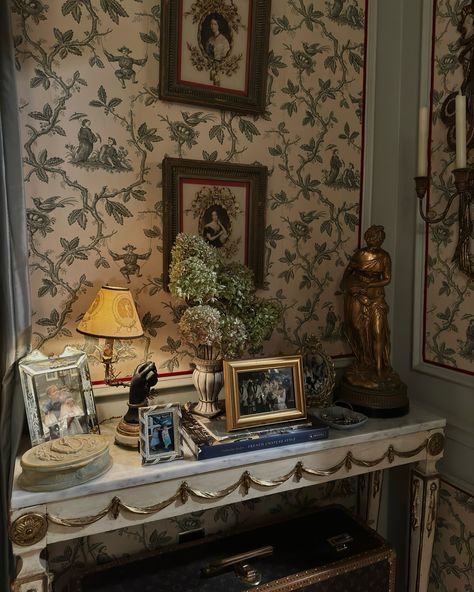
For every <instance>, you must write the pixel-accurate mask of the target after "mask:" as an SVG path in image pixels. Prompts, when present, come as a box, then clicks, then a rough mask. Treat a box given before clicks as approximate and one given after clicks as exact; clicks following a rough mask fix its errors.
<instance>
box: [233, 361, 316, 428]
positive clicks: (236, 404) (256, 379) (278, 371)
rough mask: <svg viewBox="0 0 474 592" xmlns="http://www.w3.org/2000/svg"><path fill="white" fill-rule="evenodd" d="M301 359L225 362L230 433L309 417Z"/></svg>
mask: <svg viewBox="0 0 474 592" xmlns="http://www.w3.org/2000/svg"><path fill="white" fill-rule="evenodd" d="M302 368H303V362H302V356H300V355H297V356H281V357H278V358H259V359H258V358H255V359H251V360H232V361H228V360H225V361H224V394H225V410H226V429H227V431H233V430H239V429H245V428H250V427H259V426H265V425H268V424H275V423H284V422H288V421H297V420H300V419H305V418H306V402H305V397H304V393H303V381H302Z"/></svg>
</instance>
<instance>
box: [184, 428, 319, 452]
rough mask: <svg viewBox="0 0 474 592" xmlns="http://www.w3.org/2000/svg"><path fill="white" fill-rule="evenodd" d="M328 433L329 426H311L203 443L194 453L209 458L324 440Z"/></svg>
mask: <svg viewBox="0 0 474 592" xmlns="http://www.w3.org/2000/svg"><path fill="white" fill-rule="evenodd" d="M328 435H329V428H328V427H327V426H322V427H319V428H310V429H307V430H305V429H301V430H290V431H288V432H285V433H281V434H272V435H268V436H261V437H260V438H247V439H242V440H237V441H234V442H222V443H220V444H214V445H206V444H201V445H199V446H196V449H195V450H194V454H195V455H196V458H197V459H198V460H205V459H207V458H217V457H219V456H226V455H228V454H239V453H240V452H254V451H255V450H264V449H265V448H275V447H277V446H288V445H289V444H300V443H302V442H312V441H314V440H324V439H325V438H327V437H328Z"/></svg>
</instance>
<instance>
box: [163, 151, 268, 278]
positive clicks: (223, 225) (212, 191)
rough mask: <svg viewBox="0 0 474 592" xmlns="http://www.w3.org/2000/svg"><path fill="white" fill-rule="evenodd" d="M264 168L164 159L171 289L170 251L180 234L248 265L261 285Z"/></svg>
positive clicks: (166, 263) (165, 258)
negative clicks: (191, 237) (207, 244)
mask: <svg viewBox="0 0 474 592" xmlns="http://www.w3.org/2000/svg"><path fill="white" fill-rule="evenodd" d="M267 174H268V170H267V167H265V166H250V165H241V164H228V163H219V162H209V161H199V160H186V159H181V158H165V159H164V160H163V277H164V286H165V289H167V288H168V280H169V276H168V270H169V265H170V262H171V249H172V247H173V244H174V241H175V239H176V235H177V234H178V233H180V232H185V233H187V234H195V235H199V236H202V237H203V238H204V239H205V240H206V241H207V242H208V243H209V244H210V245H212V246H214V247H215V248H216V249H220V250H221V252H222V253H223V254H224V257H225V259H226V260H228V261H236V262H239V263H243V264H245V265H247V266H248V267H249V268H250V269H251V270H252V271H253V272H254V277H255V285H256V286H257V288H259V287H262V284H263V275H264V244H265V243H264V238H265V232H264V231H265V199H266V193H267Z"/></svg>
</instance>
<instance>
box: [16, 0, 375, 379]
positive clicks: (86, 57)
mask: <svg viewBox="0 0 474 592" xmlns="http://www.w3.org/2000/svg"><path fill="white" fill-rule="evenodd" d="M365 13H366V6H365V0H347V1H346V2H344V1H342V0H327V1H322V0H316V1H314V0H313V1H310V0H288V1H287V2H273V12H272V15H271V31H270V49H269V56H268V57H269V59H268V73H269V77H268V85H267V99H266V102H267V110H266V112H265V113H264V115H262V116H259V117H253V116H247V115H242V114H237V113H233V112H228V111H219V110H217V109H215V108H212V105H209V107H208V108H195V107H193V106H191V105H190V106H187V105H178V104H173V103H169V102H161V101H160V100H159V98H158V81H159V68H160V63H159V62H160V52H159V43H160V20H161V12H160V3H159V1H158V0H64V1H56V2H52V1H50V2H49V4H47V2H46V0H12V17H13V23H14V31H15V47H16V60H17V68H18V79H17V84H18V90H19V97H20V104H19V109H20V112H21V122H22V134H23V145H24V153H23V156H24V179H25V189H26V196H27V202H28V203H27V205H28V213H27V223H28V231H29V249H30V264H31V285H32V296H33V308H34V327H33V336H34V341H33V346H34V347H37V348H40V349H41V350H43V351H44V352H45V353H48V354H49V353H59V352H60V351H62V349H63V348H64V346H65V345H67V344H74V345H76V346H79V347H81V348H83V349H86V351H87V352H88V353H89V355H90V362H91V371H92V376H93V378H94V379H100V378H101V377H102V369H101V367H100V365H99V364H98V362H97V360H98V358H99V345H100V346H102V344H99V343H98V341H97V340H96V339H92V338H83V337H80V336H79V335H78V334H77V333H76V331H75V328H76V326H77V323H78V320H79V319H80V317H81V315H82V314H83V313H84V312H85V311H86V310H87V308H88V306H89V305H90V303H91V302H92V300H93V299H94V297H95V294H96V292H97V290H98V288H99V287H100V286H101V285H103V284H106V283H107V284H110V285H125V286H128V287H130V289H131V291H132V293H133V295H134V298H135V300H136V302H137V306H138V310H139V314H140V318H141V320H142V324H143V327H144V330H145V337H144V338H143V339H141V340H136V341H130V342H126V341H123V342H122V343H119V353H120V355H121V363H120V372H121V374H122V375H123V376H126V375H127V374H130V373H131V372H132V371H133V369H134V368H135V366H136V365H137V364H138V363H139V362H140V361H142V360H143V359H146V358H153V359H154V360H155V361H156V362H157V365H158V366H159V367H160V368H161V372H163V373H165V372H176V371H182V370H186V369H188V367H189V365H188V361H189V357H188V352H187V351H186V349H185V347H184V346H183V344H182V343H181V341H180V339H179V335H178V333H177V330H176V325H175V323H174V311H175V308H176V303H173V302H172V301H171V299H170V297H169V294H167V293H166V292H164V290H163V285H162V274H163V269H162V232H163V228H162V193H161V192H162V189H161V163H162V160H163V158H164V157H165V156H173V157H186V158H194V159H201V160H210V161H213V160H219V161H225V162H236V163H237V162H238V163H242V164H255V163H260V164H263V165H266V166H267V167H268V169H269V182H268V195H267V207H266V221H265V227H264V228H262V232H263V233H264V236H265V286H264V288H265V290H266V292H267V295H268V296H272V297H274V298H276V299H278V301H279V302H280V304H281V307H282V309H283V311H284V313H285V314H284V316H283V320H282V322H281V324H280V325H279V327H278V328H277V330H275V331H274V334H273V336H272V340H271V342H270V343H269V344H268V347H267V351H268V353H272V354H278V353H291V352H293V351H295V350H296V348H297V347H298V346H299V345H300V344H301V342H302V340H303V338H304V336H305V335H306V334H308V333H317V334H318V335H320V336H321V337H322V339H323V341H324V343H325V344H326V348H327V351H328V352H329V353H330V354H332V355H335V356H336V355H337V356H339V355H347V354H348V353H349V350H348V346H347V345H346V344H345V343H344V341H343V339H342V336H341V315H342V300H341V297H340V295H338V294H337V291H338V288H339V281H340V279H341V277H342V273H343V269H344V266H345V265H346V263H347V261H348V258H349V256H350V255H351V253H352V252H353V250H354V249H355V248H356V247H357V246H358V241H359V227H358V225H359V215H360V202H361V185H362V178H361V177H362V174H361V162H362V155H363V154H362V153H363V114H364V34H365Z"/></svg>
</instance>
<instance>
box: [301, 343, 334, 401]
mask: <svg viewBox="0 0 474 592" xmlns="http://www.w3.org/2000/svg"><path fill="white" fill-rule="evenodd" d="M300 353H301V354H302V356H303V389H304V394H305V398H306V405H307V407H329V405H331V403H332V398H333V393H334V389H335V386H336V369H335V366H334V362H333V360H332V358H331V356H330V355H329V354H327V353H326V352H325V350H324V348H323V344H322V343H321V342H320V341H319V339H318V338H317V337H316V336H315V335H309V336H308V337H307V338H306V340H305V341H304V344H303V346H302V347H301V350H300Z"/></svg>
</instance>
